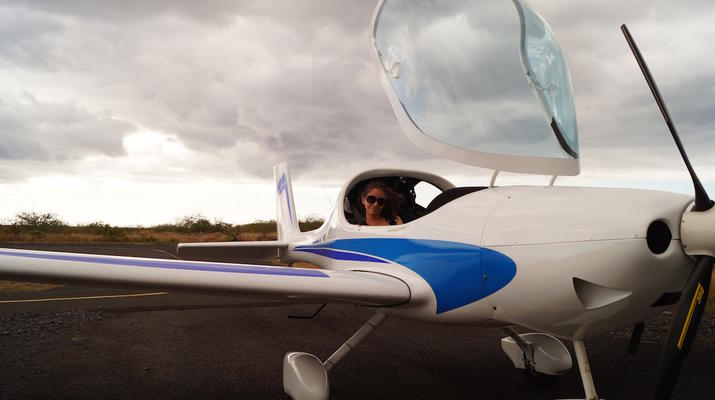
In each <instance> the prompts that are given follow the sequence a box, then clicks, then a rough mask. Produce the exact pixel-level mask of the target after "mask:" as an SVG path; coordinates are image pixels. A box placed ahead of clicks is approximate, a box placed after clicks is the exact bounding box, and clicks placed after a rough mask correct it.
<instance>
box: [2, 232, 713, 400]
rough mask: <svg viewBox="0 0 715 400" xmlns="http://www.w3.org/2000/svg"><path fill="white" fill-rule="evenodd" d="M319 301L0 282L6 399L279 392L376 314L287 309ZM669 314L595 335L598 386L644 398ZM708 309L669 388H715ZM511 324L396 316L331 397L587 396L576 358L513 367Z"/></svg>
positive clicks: (703, 392)
mask: <svg viewBox="0 0 715 400" xmlns="http://www.w3.org/2000/svg"><path fill="white" fill-rule="evenodd" d="M10 246H12V247H23V248H34V249H46V250H53V251H73V252H90V253H103V254H115V255H127V256H141V257H160V258H172V257H173V255H172V253H173V250H174V246H173V245H165V244H152V245H129V244H101V245H97V244H81V245H75V244H67V245H65V244H30V245H27V244H23V245H21V246H20V245H10V244H0V247H10ZM98 296H114V297H100V298H97V297H98ZM117 296H121V297H117ZM67 298H75V300H67ZM16 300H22V301H21V302H16ZM28 300H39V301H28ZM10 301H12V302H10ZM316 308H317V305H306V304H303V305H287V304H285V303H282V302H267V301H265V300H252V299H238V298H234V297H212V296H195V295H185V294H174V293H162V292H156V291H132V290H116V289H102V288H84V287H71V286H64V287H57V288H53V289H48V290H42V291H37V290H33V291H22V292H7V291H2V290H0V399H55V398H73V399H90V398H92V399H95V398H122V399H126V398H132V399H133V398H137V399H144V398H152V399H156V398H173V399H197V398H198V399H285V398H287V396H286V395H285V393H284V392H283V387H282V362H283V355H284V354H285V353H286V352H288V351H305V352H309V353H313V354H315V355H316V356H318V357H319V358H321V359H325V358H327V357H328V356H330V354H332V352H333V351H334V350H335V349H337V348H338V347H339V346H340V345H341V344H342V343H343V342H344V341H345V340H346V339H347V338H349V337H350V336H351V335H352V334H353V333H354V332H355V331H356V330H357V329H358V328H359V327H360V326H361V325H362V324H363V323H364V322H365V321H366V320H367V319H368V318H369V317H370V316H371V315H372V311H371V310H370V309H366V308H358V307H352V306H345V305H328V306H326V307H325V308H324V309H323V310H322V311H321V312H320V313H319V314H318V315H317V316H316V317H314V318H312V319H294V318H289V316H291V315H308V314H311V313H312V312H313V311H314V310H315V309H316ZM668 318H669V317H668V315H667V314H665V315H663V316H661V317H658V318H656V319H654V320H651V321H649V322H648V324H647V328H646V331H645V333H644V335H643V340H642V342H641V344H640V347H639V350H638V353H637V355H635V356H631V355H629V354H627V353H626V351H625V349H626V346H627V344H628V338H629V335H630V329H624V330H621V331H616V332H612V333H610V334H607V335H604V336H601V337H598V338H595V339H593V340H591V341H587V343H586V348H587V351H588V353H589V361H590V364H591V369H592V371H593V374H594V379H595V384H596V389H597V390H598V393H599V395H600V396H601V397H603V398H608V399H646V398H648V393H649V390H650V387H651V385H652V382H653V380H654V373H655V368H656V366H657V362H658V358H659V356H660V350H661V345H662V341H663V339H664V336H665V331H666V330H667V326H668V323H669V319H668ZM714 319H715V318H713V316H712V315H708V316H707V317H706V318H704V319H703V322H702V323H701V328H700V332H701V335H700V336H699V337H698V339H697V340H696V342H695V344H694V346H693V349H692V351H691V353H690V356H689V358H688V359H687V360H686V363H685V365H684V367H683V370H682V371H681V375H680V382H679V384H678V386H677V387H676V389H675V393H674V395H673V399H712V398H715V380H713V379H712V378H713V372H712V367H713V365H714V364H713V357H715V337H714V335H713V333H714V332H715V323H714V322H713V320H714ZM503 336H504V334H503V333H502V332H501V331H500V330H498V329H483V328H474V327H460V326H441V325H431V324H424V323H418V322H412V321H405V320H400V319H396V318H388V319H386V320H385V322H384V323H383V324H382V325H380V327H379V328H378V329H377V330H376V331H374V332H373V333H372V334H371V335H370V336H368V337H367V338H366V339H365V340H364V341H363V342H362V343H361V344H360V345H359V346H358V347H357V348H356V349H355V350H353V351H352V352H351V353H350V354H349V355H347V356H346V357H345V358H344V359H343V360H342V361H341V362H340V363H339V364H338V365H337V366H336V367H335V368H333V369H332V370H331V371H330V373H329V379H330V390H331V398H332V399H368V398H369V399H403V398H410V399H516V398H519V399H546V398H578V397H581V398H583V395H584V394H583V388H582V386H581V380H580V376H579V373H578V369H577V367H576V365H575V364H576V362H575V357H574V367H573V368H572V370H571V371H570V372H569V373H567V374H566V375H564V376H562V377H560V378H559V379H558V380H557V381H555V382H553V381H544V380H541V379H537V378H535V377H531V376H528V375H527V374H524V373H522V372H521V371H519V370H516V369H515V368H514V367H513V365H512V364H511V362H510V361H509V359H508V358H507V357H506V356H505V355H504V354H503V353H502V351H501V347H500V342H499V341H500V339H501V337H503ZM567 347H569V349H570V350H571V351H572V355H573V349H572V347H571V345H570V343H568V344H567Z"/></svg>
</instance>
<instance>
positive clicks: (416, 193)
mask: <svg viewBox="0 0 715 400" xmlns="http://www.w3.org/2000/svg"><path fill="white" fill-rule="evenodd" d="M374 181H378V182H381V183H383V184H384V185H385V186H387V187H388V188H390V189H392V190H393V191H394V192H395V193H396V194H397V195H398V196H399V197H400V199H401V203H400V207H399V209H398V211H397V214H398V215H399V217H400V219H401V220H402V222H403V223H405V224H406V223H409V222H411V221H414V220H416V219H419V218H421V217H423V216H425V215H427V214H429V213H431V212H433V211H435V210H437V209H438V208H440V207H442V206H443V205H445V204H447V203H449V202H450V201H452V200H455V199H457V198H459V197H462V196H464V195H466V194H469V193H473V192H476V191H479V190H482V189H485V188H486V187H484V186H466V187H455V186H454V185H453V184H452V183H451V182H449V181H447V180H446V179H444V178H441V177H439V176H436V175H432V174H427V173H421V172H414V171H392V173H389V172H387V171H385V170H375V171H367V172H365V173H363V174H360V176H358V177H356V178H355V179H353V180H352V181H351V183H350V184H349V185H348V188H347V190H346V195H345V198H344V203H343V211H344V213H345V220H346V221H347V222H348V223H350V224H353V225H365V224H366V222H365V210H364V208H362V207H361V204H360V201H361V199H360V194H361V192H362V190H363V188H364V187H365V185H367V184H368V183H370V182H374Z"/></svg>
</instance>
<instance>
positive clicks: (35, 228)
mask: <svg viewBox="0 0 715 400" xmlns="http://www.w3.org/2000/svg"><path fill="white" fill-rule="evenodd" d="M12 228H13V231H16V232H29V233H32V234H34V235H37V236H39V235H41V234H43V233H56V232H60V231H62V230H65V229H66V228H68V225H67V224H66V223H65V222H64V221H62V220H61V219H60V218H59V217H58V216H56V215H55V214H51V213H44V214H40V213H37V212H34V211H32V212H26V211H23V212H21V213H18V214H17V215H16V216H15V219H14V220H13V221H12Z"/></svg>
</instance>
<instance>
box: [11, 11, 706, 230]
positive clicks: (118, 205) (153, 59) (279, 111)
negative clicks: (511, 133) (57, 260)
mask: <svg viewBox="0 0 715 400" xmlns="http://www.w3.org/2000/svg"><path fill="white" fill-rule="evenodd" d="M505 1H506V0H505ZM531 3H532V4H533V5H534V6H535V8H537V9H538V10H539V11H540V12H541V13H542V15H543V16H544V17H545V18H546V19H547V20H548V21H549V22H550V24H551V26H552V28H553V30H554V32H555V34H556V35H557V37H558V38H559V40H560V42H561V45H562V48H563V49H564V51H565V53H566V56H567V59H568V62H569V66H570V68H571V73H572V77H573V86H574V92H575V98H576V107H577V112H578V118H579V131H580V152H581V170H582V174H581V175H580V176H577V177H564V178H559V180H558V181H557V184H563V185H588V186H590V185H597V186H626V187H646V188H657V189H664V190H672V191H678V192H684V193H691V191H692V189H691V186H690V183H689V180H688V177H687V175H686V173H685V170H684V167H683V165H682V162H681V161H680V159H679V156H678V154H677V152H676V150H675V147H674V145H673V144H672V140H671V139H670V136H669V134H668V132H667V130H666V127H665V125H664V124H663V122H662V120H661V117H660V116H659V113H658V110H657V108H656V107H655V105H654V103H653V101H652V98H651V96H650V93H649V92H648V90H647V87H646V86H645V83H644V81H643V78H642V77H641V76H640V72H639V71H638V69H637V66H636V64H635V61H634V60H633V58H632V55H631V54H630V51H629V49H628V47H627V45H626V43H625V41H624V40H623V37H622V35H621V33H620V31H619V26H620V24H621V23H626V24H628V25H629V28H630V29H631V32H632V33H633V34H634V36H635V38H636V40H637V41H638V43H639V45H640V47H641V50H642V51H643V53H644V54H645V56H646V58H647V60H648V62H649V65H650V67H651V70H652V72H653V74H654V75H655V77H656V79H657V81H658V84H659V86H660V88H661V92H662V93H663V95H664V96H665V97H666V101H667V104H668V106H669V108H670V111H671V114H672V116H673V118H674V120H675V122H676V125H677V127H678V129H679V131H680V134H681V137H682V138H683V142H684V144H685V145H686V148H687V150H688V152H689V154H690V157H691V160H692V161H693V164H694V165H695V167H696V169H697V171H698V172H699V174H700V176H701V179H703V180H704V181H705V183H706V187H707V188H708V189H709V191H710V192H711V193H713V194H715V151H713V150H715V143H713V139H715V57H714V56H713V55H712V54H713V51H712V50H713V49H712V47H713V45H712V42H711V38H712V37H715V24H712V21H715V3H713V2H712V1H705V0H702V1H701V0H687V1H681V2H672V1H666V0H655V1H654V0H647V1H645V0H632V1H628V2H623V1H615V0H613V1H612V0H602V1H597V2H596V1H592V2H563V1H557V0H533V1H532V2H531ZM375 4H376V1H367V0H352V1H347V0H344V1H343V0H341V1H337V0H320V1H318V0H315V1H300V2H296V1H289V0H285V1H278V0H276V1H270V2H269V1H265V2H254V1H241V0H203V1H201V2H196V1H189V0H186V1H183V0H158V1H147V0H141V1H139V0H123V1H110V0H107V1H94V0H75V1H71V0H67V1H62V2H57V1H53V0H37V1H19V0H18V1H13V2H3V3H0V82H2V85H0V138H1V139H2V140H0V191H1V193H2V196H0V219H2V220H5V221H7V220H8V219H11V218H12V217H13V216H14V215H15V214H16V213H17V212H19V211H38V212H53V213H56V214H57V215H59V216H60V217H61V218H63V219H64V220H66V221H68V222H71V223H87V222H94V221H104V222H107V223H112V224H120V225H152V224H157V223H163V222H170V221H172V220H174V219H176V218H178V217H181V216H185V215H190V214H195V213H201V214H203V215H205V216H207V217H216V218H221V219H223V220H225V221H228V222H234V223H241V222H249V221H253V220H255V219H269V218H273V215H274V212H275V202H274V199H273V183H272V176H271V166H272V165H273V164H275V163H277V162H280V161H287V162H288V163H289V165H290V168H291V172H292V175H293V182H294V189H295V194H296V203H297V208H298V213H299V215H301V216H307V215H311V214H318V215H327V213H328V212H329V210H330V208H331V207H332V205H333V204H334V202H335V200H336V196H337V193H338V188H339V186H340V185H341V184H342V183H343V182H344V181H345V180H347V179H349V178H350V177H351V176H352V175H353V174H355V173H357V172H359V171H360V170H362V169H367V168H371V167H374V166H389V165H394V166H397V167H403V168H404V167H407V168H416V169H421V170H429V171H431V172H435V173H437V174H441V175H444V176H446V177H447V178H449V179H451V180H452V181H453V182H455V183H457V184H486V183H487V182H488V179H489V175H490V171H488V170H484V169H480V168H476V167H470V166H464V165H461V164H457V163H454V162H450V161H444V160H440V159H439V158H437V157H435V156H432V155H430V154H429V153H427V152H425V151H423V150H421V149H419V148H417V147H416V146H415V145H413V144H412V143H411V142H409V141H407V140H406V139H405V137H404V136H403V134H402V133H401V129H400V127H399V125H398V123H397V120H396V118H395V117H394V115H393V114H392V110H391V109H390V106H389V103H388V101H387V98H386V97H385V94H384V92H383V89H382V86H381V85H380V82H379V80H378V79H377V69H376V66H375V65H374V62H373V61H372V59H371V56H370V49H369V42H368V34H367V32H368V25H369V22H370V18H371V15H372V12H373V9H374V7H375ZM497 182H498V183H500V184H508V183H525V184H545V183H547V182H548V177H530V176H525V175H516V174H506V175H505V176H504V177H500V179H499V180H498V181H497Z"/></svg>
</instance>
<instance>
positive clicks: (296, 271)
mask: <svg viewBox="0 0 715 400" xmlns="http://www.w3.org/2000/svg"><path fill="white" fill-rule="evenodd" d="M0 279H11V280H12V279H14V280H17V279H21V280H30V281H38V282H57V283H80V284H95V285H105V286H113V287H138V288H158V289H166V290H169V291H181V292H190V293H206V294H223V295H238V296H261V297H272V298H281V299H289V300H291V301H295V302H308V301H319V302H341V303H354V304H361V305H369V306H394V305H399V304H403V303H406V302H408V301H409V300H410V289H409V287H408V286H407V284H406V283H405V282H403V281H402V280H400V279H397V278H394V277H391V276H388V275H384V274H377V273H370V272H357V271H331V270H319V269H307V268H290V267H276V266H265V265H251V264H229V263H214V262H199V261H184V260H165V259H153V258H134V257H116V256H106V255H90V254H77V253H59V252H47V251H31V250H16V249H0Z"/></svg>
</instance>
